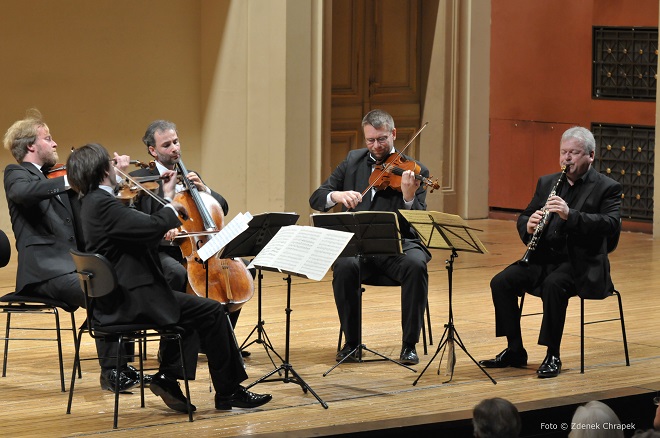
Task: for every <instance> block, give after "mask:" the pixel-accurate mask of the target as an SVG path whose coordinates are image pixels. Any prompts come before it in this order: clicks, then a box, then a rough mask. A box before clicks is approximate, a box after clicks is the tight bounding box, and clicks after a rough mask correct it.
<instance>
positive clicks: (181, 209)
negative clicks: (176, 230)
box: [169, 202, 190, 221]
mask: <svg viewBox="0 0 660 438" xmlns="http://www.w3.org/2000/svg"><path fill="white" fill-rule="evenodd" d="M169 205H171V206H172V207H174V210H176V212H177V214H178V215H179V216H180V217H181V218H182V219H183V220H184V221H187V220H188V219H190V216H188V210H186V207H185V206H184V205H183V204H179V203H178V202H171V203H170V204H169Z"/></svg>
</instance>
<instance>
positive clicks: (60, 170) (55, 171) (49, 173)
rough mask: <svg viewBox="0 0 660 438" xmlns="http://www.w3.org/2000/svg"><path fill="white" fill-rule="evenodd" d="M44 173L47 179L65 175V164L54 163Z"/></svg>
mask: <svg viewBox="0 0 660 438" xmlns="http://www.w3.org/2000/svg"><path fill="white" fill-rule="evenodd" d="M44 174H45V175H46V178H48V179H52V178H57V177H58V176H66V164H64V163H55V165H54V166H53V167H51V168H50V169H48V170H46V171H45V172H44Z"/></svg>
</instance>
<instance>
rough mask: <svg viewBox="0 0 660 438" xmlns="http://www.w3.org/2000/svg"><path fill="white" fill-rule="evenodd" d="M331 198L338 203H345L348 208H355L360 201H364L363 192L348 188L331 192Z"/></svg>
mask: <svg viewBox="0 0 660 438" xmlns="http://www.w3.org/2000/svg"><path fill="white" fill-rule="evenodd" d="M330 199H331V200H332V202H336V203H337V204H344V207H346V208H355V207H356V206H357V205H358V204H359V203H360V202H362V194H360V193H359V192H354V191H353V190H348V191H346V192H332V193H331V194H330Z"/></svg>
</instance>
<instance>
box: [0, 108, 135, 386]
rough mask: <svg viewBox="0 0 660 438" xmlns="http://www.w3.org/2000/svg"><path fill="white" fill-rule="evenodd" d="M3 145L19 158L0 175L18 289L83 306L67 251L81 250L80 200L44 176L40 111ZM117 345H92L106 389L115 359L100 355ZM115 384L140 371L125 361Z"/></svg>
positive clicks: (127, 382) (62, 182) (47, 142)
mask: <svg viewBox="0 0 660 438" xmlns="http://www.w3.org/2000/svg"><path fill="white" fill-rule="evenodd" d="M4 146H5V149H7V150H9V151H10V152H11V153H12V155H13V156H14V158H15V159H16V161H17V162H18V164H9V165H7V167H6V168H5V176H4V187H5V195H6V197H7V204H8V205H9V215H10V218H11V224H12V230H13V232H14V237H15V238H16V250H17V251H18V269H17V271H16V292H18V293H19V294H26V295H35V296H41V297H45V298H51V299H55V300H58V301H62V302H64V303H66V304H68V305H70V306H78V307H84V305H85V297H84V292H83V291H82V289H81V288H80V281H79V280H78V275H77V274H76V273H75V266H74V264H73V259H72V258H71V255H70V254H69V250H70V249H71V248H77V249H80V250H82V249H84V242H83V240H82V232H81V229H80V224H79V221H78V213H79V210H80V203H79V201H78V199H77V197H76V196H75V193H73V192H72V191H71V190H69V183H68V179H67V176H66V175H64V176H58V177H55V178H47V177H46V174H48V169H49V168H52V167H53V166H55V164H56V163H57V159H58V155H57V143H55V140H53V137H52V135H51V134H50V130H49V129H48V125H46V123H45V122H44V121H43V119H42V117H41V113H39V111H38V110H36V109H33V110H30V111H28V114H27V117H26V118H25V119H23V120H19V121H17V122H15V123H14V124H13V125H12V126H11V127H10V128H9V129H8V130H7V132H6V133H5V137H4ZM115 160H116V161H117V163H119V164H118V165H120V166H122V167H124V168H126V167H128V157H126V156H118V155H117V154H115ZM115 345H116V344H115ZM115 345H113V344H107V343H104V342H102V341H97V345H96V346H97V350H98V353H99V357H101V359H99V361H100V363H101V368H102V371H101V377H100V380H101V388H102V389H108V390H110V391H114V382H115V376H116V374H115V373H116V370H115V361H114V359H103V358H104V357H106V358H107V357H109V356H112V355H113V354H114V351H116V350H114V348H115ZM119 382H120V383H119V385H120V388H119V389H120V390H121V391H125V390H127V389H129V388H131V387H133V386H135V385H136V384H138V383H139V373H138V372H137V370H135V368H133V367H132V366H130V365H127V364H124V366H123V367H122V370H120V379H119ZM145 383H148V382H147V379H146V378H145Z"/></svg>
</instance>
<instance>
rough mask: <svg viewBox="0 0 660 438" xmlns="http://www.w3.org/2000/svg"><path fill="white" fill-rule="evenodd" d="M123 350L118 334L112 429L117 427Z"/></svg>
mask: <svg viewBox="0 0 660 438" xmlns="http://www.w3.org/2000/svg"><path fill="white" fill-rule="evenodd" d="M123 350H124V336H122V335H120V336H119V341H118V342H117V365H116V367H115V370H116V371H117V372H116V373H115V415H114V420H113V423H112V428H113V429H116V428H117V422H118V418H119V378H120V376H121V373H120V372H119V371H120V370H121V368H120V364H121V359H122V358H123V356H124V351H123Z"/></svg>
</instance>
